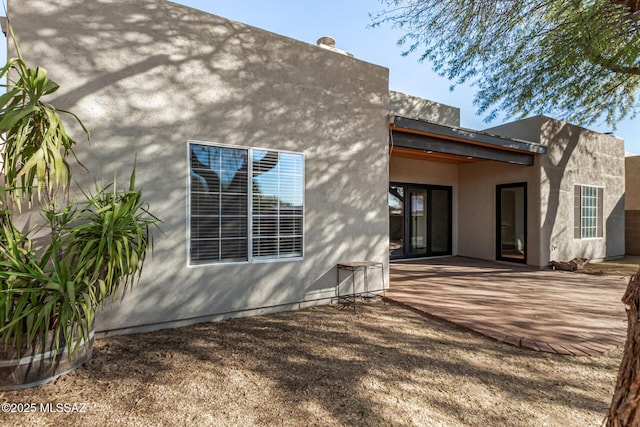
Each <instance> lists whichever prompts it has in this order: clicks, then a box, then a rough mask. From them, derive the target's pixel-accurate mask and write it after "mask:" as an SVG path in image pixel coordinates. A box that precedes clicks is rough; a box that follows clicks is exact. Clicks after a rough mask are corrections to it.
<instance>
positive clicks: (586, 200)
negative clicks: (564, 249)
mask: <svg viewBox="0 0 640 427" xmlns="http://www.w3.org/2000/svg"><path fill="white" fill-rule="evenodd" d="M603 195H604V191H603V188H602V187H592V186H587V185H576V186H575V192H574V196H575V197H574V200H575V205H574V237H575V238H576V239H596V238H601V237H603V209H602V208H603Z"/></svg>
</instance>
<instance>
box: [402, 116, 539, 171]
mask: <svg viewBox="0 0 640 427" xmlns="http://www.w3.org/2000/svg"><path fill="white" fill-rule="evenodd" d="M389 123H390V127H391V130H392V135H393V141H392V144H393V147H394V149H395V147H399V148H400V150H398V151H399V153H398V154H399V156H400V157H416V158H425V159H426V158H430V159H431V158H432V160H434V161H445V162H453V163H465V162H469V161H478V160H494V161H498V162H506V163H512V164H517V165H525V166H532V165H533V164H534V158H535V155H536V154H544V153H546V152H547V147H546V146H544V145H542V144H536V143H534V142H530V141H524V140H520V139H513V138H507V137H503V136H500V135H494V134H491V133H487V132H480V131H474V130H470V129H463V128H456V127H451V126H445V125H439V124H436V123H431V122H426V121H422V120H415V119H409V118H406V117H401V116H391V118H390V120H389ZM411 153H413V155H412V154H411ZM392 154H393V153H392Z"/></svg>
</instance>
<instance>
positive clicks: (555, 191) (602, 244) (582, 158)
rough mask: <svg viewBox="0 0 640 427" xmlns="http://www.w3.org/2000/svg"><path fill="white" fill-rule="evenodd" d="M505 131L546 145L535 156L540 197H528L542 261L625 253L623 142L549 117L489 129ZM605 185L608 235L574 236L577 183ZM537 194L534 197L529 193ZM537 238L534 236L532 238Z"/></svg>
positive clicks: (595, 257)
mask: <svg viewBox="0 0 640 427" xmlns="http://www.w3.org/2000/svg"><path fill="white" fill-rule="evenodd" d="M489 131H490V132H495V133H498V134H501V135H505V136H509V137H514V138H522V139H527V140H530V141H533V142H539V143H541V144H543V145H545V146H547V147H548V152H547V154H545V155H538V156H536V162H535V166H534V169H535V171H536V174H538V175H539V181H538V186H539V189H540V190H539V193H538V194H539V196H538V197H535V195H531V196H530V201H532V202H534V203H536V204H538V205H539V215H538V218H539V220H538V221H536V222H530V224H531V226H532V227H533V228H534V229H535V228H536V226H539V237H537V241H538V242H539V246H538V247H535V246H534V247H530V248H529V250H530V253H531V254H532V255H533V254H534V253H537V254H539V264H537V265H540V266H542V265H546V264H547V263H548V262H549V260H560V261H566V260H569V259H572V258H574V257H584V258H588V259H591V260H594V261H599V260H604V259H614V258H620V257H622V256H623V255H624V192H625V190H624V141H623V140H622V139H620V138H616V137H614V136H611V135H605V134H601V133H598V132H593V131H591V130H588V129H585V128H582V127H578V126H575V125H572V124H569V123H565V122H562V121H559V120H554V119H551V118H548V117H545V116H536V117H532V118H530V119H525V120H520V121H517V122H513V123H509V124H505V125H502V126H498V127H494V128H491V129H489ZM576 185H587V186H594V187H603V189H604V190H603V193H604V203H603V210H604V212H603V218H604V233H603V234H604V235H603V237H602V238H596V239H576V238H574V237H573V235H574V234H573V233H574V187H575V186H576ZM531 197H533V198H531ZM534 241H535V240H534Z"/></svg>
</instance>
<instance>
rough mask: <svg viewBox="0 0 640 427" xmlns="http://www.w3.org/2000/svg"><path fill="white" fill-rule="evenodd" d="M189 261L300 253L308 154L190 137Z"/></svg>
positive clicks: (261, 258)
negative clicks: (192, 141)
mask: <svg viewBox="0 0 640 427" xmlns="http://www.w3.org/2000/svg"><path fill="white" fill-rule="evenodd" d="M189 159H190V181H189V182H190V184H189V210H190V212H189V262H190V264H191V265H198V264H210V263H216V262H248V261H252V260H269V259H283V258H296V257H302V246H303V219H304V218H303V216H304V215H303V212H304V157H303V155H302V154H299V153H289V152H283V151H276V150H259V149H253V148H236V147H227V146H217V145H211V144H202V143H189Z"/></svg>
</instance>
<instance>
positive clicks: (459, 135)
mask: <svg viewBox="0 0 640 427" xmlns="http://www.w3.org/2000/svg"><path fill="white" fill-rule="evenodd" d="M391 125H392V129H394V128H396V129H395V130H396V131H400V132H402V131H403V130H406V132H408V133H419V134H420V135H425V136H432V137H436V138H440V139H448V140H452V141H459V142H463V143H467V144H475V145H482V146H492V147H495V148H496V149H498V150H500V149H502V150H515V151H520V152H526V153H534V154H545V153H546V152H547V147H546V146H544V145H542V144H536V143H533V142H529V141H524V140H518V139H511V138H506V137H503V136H499V135H492V134H489V133H485V132H478V131H474V130H470V129H462V128H454V127H450V126H445V125H439V124H436V123H431V122H425V121H421V120H415V119H409V118H406V117H401V116H394V117H393V120H392V121H391Z"/></svg>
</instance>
